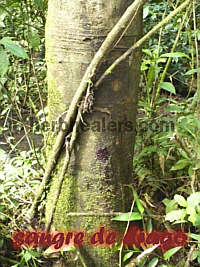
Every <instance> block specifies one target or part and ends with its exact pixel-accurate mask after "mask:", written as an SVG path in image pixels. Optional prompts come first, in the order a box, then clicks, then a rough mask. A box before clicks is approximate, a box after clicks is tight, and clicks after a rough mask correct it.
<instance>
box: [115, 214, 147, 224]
mask: <svg viewBox="0 0 200 267" xmlns="http://www.w3.org/2000/svg"><path fill="white" fill-rule="evenodd" d="M112 220H113V221H122V222H127V221H139V220H142V216H141V215H140V213H139V212H132V213H131V212H127V213H123V214H121V215H119V216H116V217H115V218H113V219H112Z"/></svg>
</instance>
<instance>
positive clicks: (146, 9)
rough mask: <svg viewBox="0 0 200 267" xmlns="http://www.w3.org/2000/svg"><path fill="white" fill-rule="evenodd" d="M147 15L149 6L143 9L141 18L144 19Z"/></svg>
mask: <svg viewBox="0 0 200 267" xmlns="http://www.w3.org/2000/svg"><path fill="white" fill-rule="evenodd" d="M148 15H149V6H146V7H145V8H144V9H143V19H145V18H146V17H147V16H148Z"/></svg>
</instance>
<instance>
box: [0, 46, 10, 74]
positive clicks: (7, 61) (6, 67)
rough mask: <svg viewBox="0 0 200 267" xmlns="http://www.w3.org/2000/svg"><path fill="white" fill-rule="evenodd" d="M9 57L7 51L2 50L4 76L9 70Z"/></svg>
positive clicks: (0, 56) (1, 59) (1, 61)
mask: <svg viewBox="0 0 200 267" xmlns="http://www.w3.org/2000/svg"><path fill="white" fill-rule="evenodd" d="M8 66H9V59H8V55H7V53H6V52H5V51H3V50H2V51H0V76H4V75H5V74H6V72H7V71H8Z"/></svg>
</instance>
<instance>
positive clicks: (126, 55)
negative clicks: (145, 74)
mask: <svg viewBox="0 0 200 267" xmlns="http://www.w3.org/2000/svg"><path fill="white" fill-rule="evenodd" d="M189 4H190V0H186V1H185V2H184V3H183V4H181V5H180V6H179V7H178V8H176V9H175V10H173V11H172V12H171V13H170V14H169V15H168V16H167V17H166V18H164V19H163V20H162V21H161V22H159V23H158V24H157V25H156V26H155V27H153V29H152V30H150V31H149V32H148V33H147V34H145V35H144V36H143V37H142V38H141V39H140V40H138V41H137V42H136V43H135V44H134V45H133V46H131V47H130V48H129V49H128V50H127V51H126V52H125V53H124V54H123V55H122V56H121V57H119V58H118V59H117V60H115V62H114V63H113V64H112V65H111V66H110V67H109V68H108V69H107V70H106V71H105V72H104V73H103V75H102V76H101V77H100V78H99V80H98V81H97V82H96V83H95V87H98V86H99V85H100V84H101V83H102V82H103V80H104V79H105V78H106V77H107V76H108V75H109V74H111V73H112V71H113V70H114V69H115V68H116V67H117V66H118V65H119V64H120V63H121V62H122V61H124V60H125V59H127V58H128V57H129V56H130V55H131V54H132V53H133V51H135V50H136V49H137V48H139V47H140V46H141V45H142V44H143V43H144V42H145V41H147V40H148V39H149V38H150V37H151V36H152V35H153V34H154V33H155V32H156V31H157V30H159V29H160V28H161V27H163V26H164V25H165V24H166V23H167V22H168V21H169V20H170V19H172V18H173V17H174V16H175V15H176V14H178V13H179V12H180V11H181V10H183V9H184V8H186V7H187V6H188V5H189Z"/></svg>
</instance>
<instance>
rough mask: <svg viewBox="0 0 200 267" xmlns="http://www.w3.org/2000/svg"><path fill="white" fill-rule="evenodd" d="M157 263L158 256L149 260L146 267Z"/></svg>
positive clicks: (151, 266)
mask: <svg viewBox="0 0 200 267" xmlns="http://www.w3.org/2000/svg"><path fill="white" fill-rule="evenodd" d="M157 264H158V258H153V259H152V260H151V261H150V263H149V265H148V267H155V266H156V265H157Z"/></svg>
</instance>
